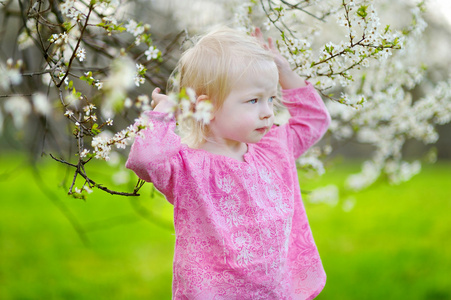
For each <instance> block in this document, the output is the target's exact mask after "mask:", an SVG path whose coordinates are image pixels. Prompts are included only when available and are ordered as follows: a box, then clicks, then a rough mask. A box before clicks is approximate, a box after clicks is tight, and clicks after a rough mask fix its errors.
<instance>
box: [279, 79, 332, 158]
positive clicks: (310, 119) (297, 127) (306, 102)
mask: <svg viewBox="0 0 451 300" xmlns="http://www.w3.org/2000/svg"><path fill="white" fill-rule="evenodd" d="M306 83H307V86H305V87H302V88H298V89H291V90H283V91H282V96H283V104H284V105H285V106H286V107H287V108H288V111H289V112H290V115H291V118H290V120H289V121H288V124H286V125H285V130H286V135H287V140H288V146H289V147H291V149H292V151H293V152H292V153H293V156H294V158H295V159H297V158H299V156H301V154H303V153H304V152H305V151H307V150H308V149H309V148H310V147H311V146H313V145H314V144H315V143H316V142H317V141H319V140H320V139H321V137H322V136H323V135H324V133H326V131H327V128H328V127H329V124H330V115H329V113H328V111H327V108H326V106H325V105H324V102H323V100H322V99H321V97H320V95H319V94H318V92H317V91H316V90H315V88H314V87H313V85H312V84H311V83H310V82H307V81H306Z"/></svg>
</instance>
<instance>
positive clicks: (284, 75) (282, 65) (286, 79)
mask: <svg viewBox="0 0 451 300" xmlns="http://www.w3.org/2000/svg"><path fill="white" fill-rule="evenodd" d="M252 36H254V37H256V38H257V40H258V41H259V42H260V44H261V45H262V46H263V47H264V48H265V49H268V50H269V51H271V52H272V54H273V55H274V62H275V63H276V65H277V69H278V71H279V83H280V86H281V87H282V89H285V90H287V89H295V88H300V87H303V86H306V84H305V80H304V79H302V78H301V77H300V76H299V75H298V74H297V73H296V72H294V71H293V70H292V69H291V66H290V63H289V62H288V61H287V59H286V58H285V57H283V56H282V54H280V52H279V50H278V49H277V47H276V46H275V45H274V42H273V40H272V38H271V37H269V38H268V42H266V41H265V39H264V37H263V33H262V31H261V30H260V28H258V27H257V28H255V31H254V33H252Z"/></svg>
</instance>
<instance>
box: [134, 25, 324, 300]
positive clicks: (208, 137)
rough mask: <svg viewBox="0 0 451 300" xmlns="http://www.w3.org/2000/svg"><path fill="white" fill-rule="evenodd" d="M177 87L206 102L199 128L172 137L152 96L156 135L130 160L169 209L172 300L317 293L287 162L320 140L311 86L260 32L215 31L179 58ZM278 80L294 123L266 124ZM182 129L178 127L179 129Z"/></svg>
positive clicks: (161, 101) (162, 106)
mask: <svg viewBox="0 0 451 300" xmlns="http://www.w3.org/2000/svg"><path fill="white" fill-rule="evenodd" d="M178 71H179V73H180V74H179V75H180V78H179V87H180V88H188V87H189V88H192V89H193V90H194V91H195V93H196V97H197V102H198V103H200V102H201V101H206V100H208V101H211V102H212V104H213V106H214V110H213V114H212V117H211V120H210V122H209V123H208V124H203V123H200V122H194V121H193V122H191V124H185V125H187V126H188V128H190V130H191V131H190V132H188V135H187V136H185V140H184V141H186V143H188V144H186V143H185V142H184V143H182V140H181V138H180V137H179V136H178V135H176V134H175V133H174V129H175V127H176V123H175V119H174V118H172V119H170V120H168V116H167V114H166V113H164V112H167V111H168V110H167V109H168V107H169V106H170V105H171V104H170V101H168V97H167V96H166V95H163V94H160V93H159V90H158V89H155V90H154V92H153V93H152V98H153V106H154V110H153V111H150V112H148V113H147V115H148V117H149V120H150V122H152V123H153V129H148V130H147V131H146V132H145V138H139V137H137V138H136V140H135V142H134V144H133V146H132V148H131V152H130V156H129V158H128V161H127V164H126V166H127V168H130V169H132V170H133V171H134V172H135V173H136V174H137V175H138V176H139V177H140V178H142V179H144V180H146V181H150V182H152V183H153V184H154V185H155V187H156V188H157V189H158V190H159V191H161V192H162V193H163V194H164V195H165V196H166V199H167V200H168V201H169V202H170V203H172V204H173V205H174V226H175V233H176V243H175V253H174V266H173V291H172V293H173V299H312V298H314V297H316V295H318V294H319V293H320V291H321V290H322V288H323V287H324V284H325V280H326V275H325V273H324V270H323V267H322V264H321V260H320V257H319V254H318V251H317V248H316V246H315V243H314V241H313V238H312V233H311V230H310V227H309V224H308V221H307V216H306V213H305V210H304V206H303V203H302V200H301V193H300V189H299V182H298V176H297V171H296V164H295V160H296V159H297V158H298V157H299V156H300V155H301V154H302V153H304V152H305V151H306V150H307V149H308V148H309V147H311V146H312V145H313V144H314V143H315V142H316V141H318V140H319V139H320V138H321V137H322V135H323V134H324V133H325V131H326V130H327V127H328V125H329V122H330V117H329V115H328V113H327V110H326V108H325V106H324V104H323V102H322V100H321V98H320V97H319V95H318V94H317V92H316V91H315V89H314V88H313V86H312V85H311V84H310V83H308V82H304V81H303V80H302V79H301V78H300V77H299V76H298V75H297V74H296V73H294V72H293V71H292V70H291V68H290V66H289V64H288V62H287V61H286V60H285V59H284V58H283V57H282V56H281V55H280V54H279V52H278V51H277V50H276V48H275V47H274V45H273V43H272V41H271V40H270V39H268V43H265V41H264V40H263V37H262V34H261V32H260V31H259V30H258V29H257V30H256V32H255V34H254V36H247V35H245V34H242V33H240V32H237V31H235V30H232V29H227V28H222V29H220V30H216V31H213V32H211V33H209V34H207V35H206V36H204V37H203V38H202V39H200V40H199V41H198V42H197V44H196V45H195V46H194V47H193V48H191V49H189V50H187V51H186V52H185V53H184V54H183V56H182V58H181V60H180V62H179V65H178ZM278 82H279V83H280V86H281V88H282V94H283V103H284V104H285V106H286V107H287V108H288V110H289V112H290V114H291V118H290V120H289V122H288V124H286V125H283V126H276V125H273V120H274V114H273V105H274V104H273V103H274V98H275V95H276V93H277V88H278ZM185 127H186V126H185Z"/></svg>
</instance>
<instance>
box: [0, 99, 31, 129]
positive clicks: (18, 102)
mask: <svg viewBox="0 0 451 300" xmlns="http://www.w3.org/2000/svg"><path fill="white" fill-rule="evenodd" d="M4 109H5V112H6V113H8V114H10V115H11V116H12V118H13V122H14V126H15V127H16V128H17V129H22V128H23V126H24V125H25V121H26V119H27V117H28V115H29V114H30V113H31V105H30V102H29V101H28V100H27V99H26V98H24V97H22V96H14V97H11V98H9V99H8V100H6V101H5V104H4Z"/></svg>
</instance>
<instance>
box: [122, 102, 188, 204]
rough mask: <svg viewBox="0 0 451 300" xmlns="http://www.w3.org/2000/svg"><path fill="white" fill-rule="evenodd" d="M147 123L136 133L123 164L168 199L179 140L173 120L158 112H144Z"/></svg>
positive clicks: (178, 151) (172, 184) (178, 153)
mask: <svg viewBox="0 0 451 300" xmlns="http://www.w3.org/2000/svg"><path fill="white" fill-rule="evenodd" d="M145 116H146V117H148V118H149V123H150V124H151V125H150V127H149V128H148V129H145V130H144V132H143V135H142V136H139V135H137V136H136V138H135V141H134V143H133V145H132V147H131V149H130V154H129V156H128V159H127V162H126V164H125V166H126V167H127V168H128V169H131V170H133V171H134V172H135V173H136V175H138V177H139V178H141V179H143V180H145V181H148V182H152V183H153V184H154V186H155V187H156V188H157V189H158V190H159V191H160V192H162V193H163V194H164V195H165V196H166V198H167V199H168V201H169V202H171V203H172V201H171V199H173V195H172V194H171V193H172V190H173V187H174V185H175V173H176V171H175V170H176V169H177V162H178V161H179V158H180V150H181V145H182V144H181V141H180V137H179V136H178V135H177V134H175V132H174V129H175V120H174V118H171V119H169V120H168V118H167V115H166V114H164V113H160V112H153V111H149V112H146V115H145Z"/></svg>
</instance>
